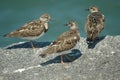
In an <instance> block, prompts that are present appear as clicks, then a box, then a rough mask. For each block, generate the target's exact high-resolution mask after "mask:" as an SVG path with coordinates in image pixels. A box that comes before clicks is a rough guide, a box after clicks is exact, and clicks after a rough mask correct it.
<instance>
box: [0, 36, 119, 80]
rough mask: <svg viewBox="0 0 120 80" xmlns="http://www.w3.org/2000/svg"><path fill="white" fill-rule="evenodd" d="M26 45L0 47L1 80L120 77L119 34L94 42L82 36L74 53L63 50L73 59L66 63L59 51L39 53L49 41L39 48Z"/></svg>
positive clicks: (81, 79)
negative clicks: (55, 52)
mask: <svg viewBox="0 0 120 80" xmlns="http://www.w3.org/2000/svg"><path fill="white" fill-rule="evenodd" d="M23 44H25V43H17V44H13V45H10V46H8V47H6V48H1V49H0V80H120V36H106V37H101V38H100V39H98V40H96V41H95V42H94V43H93V44H87V43H86V39H85V38H81V40H80V42H79V43H78V44H77V45H76V47H75V48H74V49H73V50H72V51H71V52H63V53H67V54H68V55H69V56H70V57H71V58H72V59H73V61H71V62H70V61H68V60H67V59H65V58H64V62H66V63H65V64H61V63H60V56H59V54H52V55H49V56H47V57H46V58H41V57H39V56H38V55H39V54H40V53H41V51H42V50H44V49H45V48H46V47H47V46H48V45H49V44H48V43H47V44H48V45H47V46H42V47H39V48H36V49H32V48H30V47H28V48H26V47H23V48H22V47H21V46H22V45H23ZM44 44H45V43H44ZM14 45H16V46H14ZM36 45H37V44H36ZM45 45H46V44H45ZM13 46H14V47H13ZM16 47H17V48H16ZM7 48H8V49H7Z"/></svg>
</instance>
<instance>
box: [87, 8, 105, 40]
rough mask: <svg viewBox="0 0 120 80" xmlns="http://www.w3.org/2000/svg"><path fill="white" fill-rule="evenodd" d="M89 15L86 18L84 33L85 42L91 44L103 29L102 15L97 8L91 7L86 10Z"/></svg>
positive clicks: (103, 19)
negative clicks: (85, 35)
mask: <svg viewBox="0 0 120 80" xmlns="http://www.w3.org/2000/svg"><path fill="white" fill-rule="evenodd" d="M87 10H88V11H90V12H91V13H90V14H89V15H88V16H87V20H86V23H85V31H86V33H87V41H89V42H93V41H94V39H95V38H96V37H97V36H98V35H99V33H100V32H101V31H102V30H103V29H104V21H105V18H104V15H103V14H102V13H100V10H99V8H98V7H97V6H91V7H90V8H89V9H87Z"/></svg>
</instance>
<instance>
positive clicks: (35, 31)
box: [4, 14, 51, 48]
mask: <svg viewBox="0 0 120 80" xmlns="http://www.w3.org/2000/svg"><path fill="white" fill-rule="evenodd" d="M50 19H51V17H50V16H49V15H48V14H43V15H41V17H40V18H39V19H38V20H33V21H31V22H29V23H26V24H25V25H23V26H22V27H20V28H19V29H17V30H15V31H13V32H10V33H8V34H5V35H4V37H19V38H22V39H28V40H30V42H31V45H32V47H33V48H34V45H33V43H32V40H35V39H37V38H39V37H41V36H42V35H43V34H44V33H46V32H47V30H48V22H49V20H50Z"/></svg>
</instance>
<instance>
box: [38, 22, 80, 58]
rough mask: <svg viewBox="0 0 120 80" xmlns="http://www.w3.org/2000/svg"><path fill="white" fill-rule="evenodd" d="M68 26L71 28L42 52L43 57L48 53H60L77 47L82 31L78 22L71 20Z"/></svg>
mask: <svg viewBox="0 0 120 80" xmlns="http://www.w3.org/2000/svg"><path fill="white" fill-rule="evenodd" d="M68 26H70V30H68V31H67V32H64V33H63V34H61V35H60V36H59V37H58V38H57V39H56V40H55V41H54V42H53V43H52V44H51V45H50V46H49V47H48V48H47V49H46V50H44V51H43V52H42V54H40V56H41V57H45V56H46V55H47V54H52V53H59V52H63V51H67V50H70V49H72V48H73V47H75V45H76V44H77V42H78V41H79V40H80V33H79V31H78V26H77V23H76V22H73V21H71V22H70V23H69V24H68Z"/></svg>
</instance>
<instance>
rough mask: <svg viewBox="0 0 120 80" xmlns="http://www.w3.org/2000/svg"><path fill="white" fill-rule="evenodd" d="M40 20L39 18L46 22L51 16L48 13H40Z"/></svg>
mask: <svg viewBox="0 0 120 80" xmlns="http://www.w3.org/2000/svg"><path fill="white" fill-rule="evenodd" d="M40 20H41V21H44V22H48V21H50V20H51V17H50V15H49V14H43V15H41V17H40Z"/></svg>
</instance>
